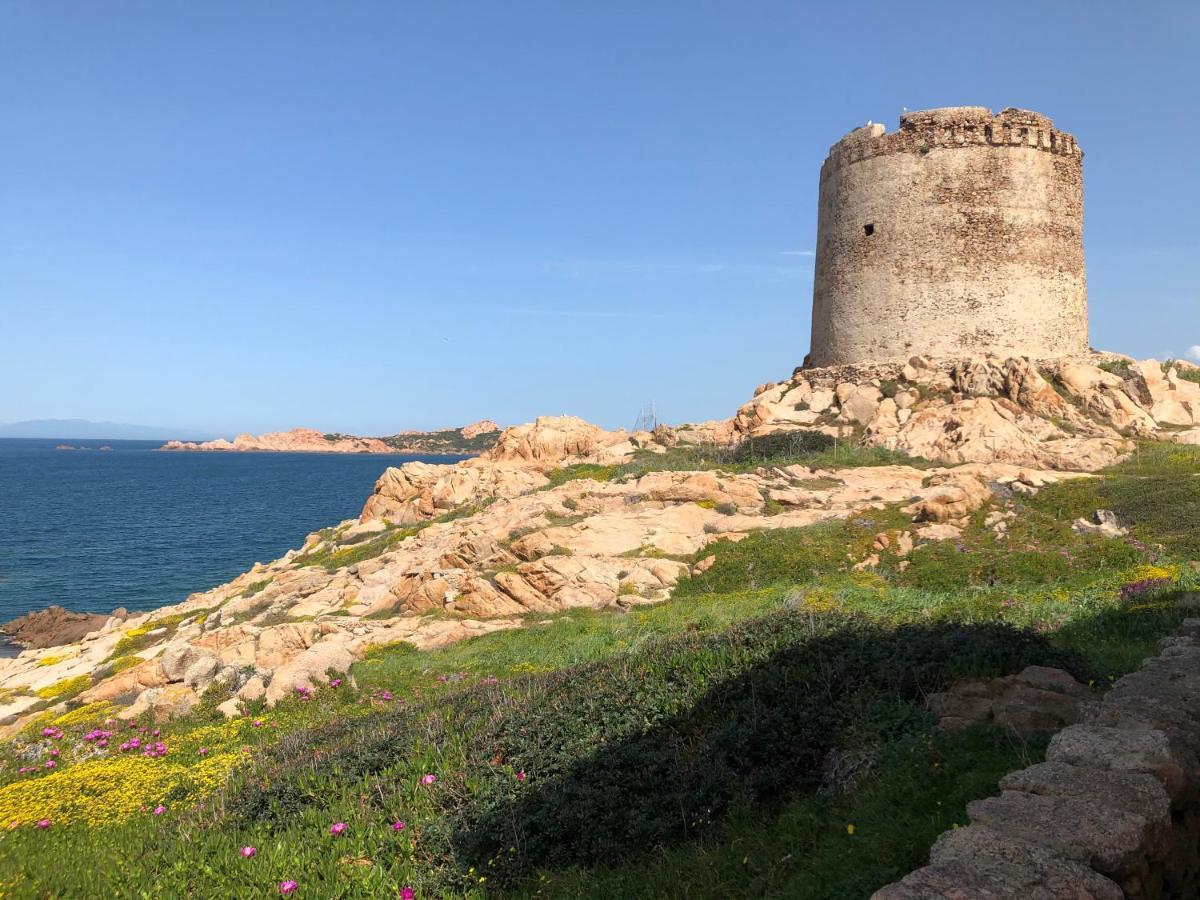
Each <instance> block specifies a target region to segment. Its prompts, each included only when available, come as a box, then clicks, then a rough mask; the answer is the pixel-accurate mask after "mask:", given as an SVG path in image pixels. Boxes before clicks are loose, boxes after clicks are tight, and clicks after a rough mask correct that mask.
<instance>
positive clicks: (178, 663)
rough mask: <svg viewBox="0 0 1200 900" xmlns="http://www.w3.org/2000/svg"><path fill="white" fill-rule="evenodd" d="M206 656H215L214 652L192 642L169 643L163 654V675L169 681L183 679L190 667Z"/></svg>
mask: <svg viewBox="0 0 1200 900" xmlns="http://www.w3.org/2000/svg"><path fill="white" fill-rule="evenodd" d="M205 657H213V654H212V653H211V652H210V651H207V650H204V649H203V648H200V647H197V646H195V645H193V644H190V643H185V642H179V643H174V644H168V645H167V647H166V649H165V650H163V654H162V671H163V675H164V676H165V677H166V679H167V681H183V679H184V676H185V675H186V674H187V671H188V669H190V668H191V667H192V666H193V665H195V664H196V663H197V662H199V661H200V660H201V659H203V658H205ZM215 661H216V660H215V658H214V662H215ZM213 671H216V669H215V668H214V670H213Z"/></svg>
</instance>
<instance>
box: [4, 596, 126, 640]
mask: <svg viewBox="0 0 1200 900" xmlns="http://www.w3.org/2000/svg"><path fill="white" fill-rule="evenodd" d="M113 617H118V618H122V619H123V618H125V611H124V610H123V609H121V610H116V611H114V612H113V613H112V615H111V616H105V615H98V614H96V613H77V612H69V611H67V610H65V609H63V608H62V607H61V606H50V607H47V608H46V609H43V610H41V611H40V612H31V613H29V614H28V615H24V616H21V617H20V618H17V619H13V620H12V621H11V622H7V623H5V624H4V625H0V632H3V633H4V634H6V635H8V636H9V637H10V638H11V639H12V641H13V643H15V644H20V645H21V646H23V647H29V648H31V649H34V650H40V649H42V648H45V647H57V646H59V645H60V644H72V643H74V642H75V641H78V640H80V639H82V638H83V636H84V635H86V634H88V633H89V632H92V631H97V630H99V629H100V628H103V627H104V624H105V623H106V622H108V621H109V620H110V619H111V618H113Z"/></svg>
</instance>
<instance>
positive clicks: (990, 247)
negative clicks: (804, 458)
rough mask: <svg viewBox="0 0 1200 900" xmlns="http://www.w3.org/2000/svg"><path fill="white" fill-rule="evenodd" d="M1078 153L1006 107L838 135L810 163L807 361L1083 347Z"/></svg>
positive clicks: (1038, 119)
mask: <svg viewBox="0 0 1200 900" xmlns="http://www.w3.org/2000/svg"><path fill="white" fill-rule="evenodd" d="M1082 160H1083V153H1082V151H1081V150H1080V149H1079V146H1078V145H1077V144H1076V143H1075V139H1074V138H1073V137H1072V136H1071V135H1069V134H1066V133H1064V132H1061V131H1057V130H1056V129H1055V128H1054V127H1053V123H1052V122H1051V121H1050V120H1049V119H1048V118H1046V117H1045V116H1042V115H1039V114H1037V113H1033V112H1029V111H1026V110H1017V109H1006V110H1004V111H1003V112H1001V113H999V114H998V115H993V114H992V113H991V111H990V110H987V109H984V108H982V107H950V108H947V109H935V110H926V111H923V112H910V113H905V114H904V115H903V116H901V119H900V130H899V131H896V132H893V133H888V132H887V131H886V129H885V128H884V126H882V125H867V126H865V127H863V128H859V129H857V130H855V131H852V132H850V134H848V135H846V137H844V138H843V139H842V140H841V141H839V142H838V143H837V144H835V145H834V146H833V147H832V148H831V149H830V151H829V158H828V159H826V160H825V164H824V165H823V166H822V167H821V188H820V201H819V208H818V221H817V251H816V252H817V258H816V273H815V280H814V286H813V328H812V352H811V354H810V362H811V365H813V366H832V365H844V364H850V363H863V362H877V361H887V360H899V359H907V358H909V357H910V356H912V355H914V354H918V353H920V354H931V355H935V356H938V355H940V356H969V355H974V354H977V353H982V352H993V353H997V354H1000V355H1006V354H1011V355H1017V356H1032V357H1035V358H1052V357H1058V356H1068V355H1072V354H1079V353H1083V352H1086V350H1087V347H1088V339H1087V299H1086V290H1085V284H1084V265H1083V173H1082Z"/></svg>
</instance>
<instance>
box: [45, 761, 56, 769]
mask: <svg viewBox="0 0 1200 900" xmlns="http://www.w3.org/2000/svg"><path fill="white" fill-rule="evenodd" d="M55 765H57V764H56V763H55V762H54V760H52V759H48V760H46V768H47V769H53V768H54V767H55Z"/></svg>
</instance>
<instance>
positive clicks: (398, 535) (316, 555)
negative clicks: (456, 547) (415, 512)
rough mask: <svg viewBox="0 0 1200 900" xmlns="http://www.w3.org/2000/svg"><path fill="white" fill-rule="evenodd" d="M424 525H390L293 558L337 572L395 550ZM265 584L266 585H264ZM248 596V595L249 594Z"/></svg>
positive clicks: (299, 564) (294, 564)
mask: <svg viewBox="0 0 1200 900" xmlns="http://www.w3.org/2000/svg"><path fill="white" fill-rule="evenodd" d="M423 527H424V525H414V526H410V527H400V526H396V525H392V526H388V527H387V528H386V529H385V530H383V531H381V532H378V533H376V534H375V535H373V536H370V537H367V538H365V539H364V540H361V541H359V542H358V543H352V544H349V545H344V546H337V545H334V546H326V547H322V548H321V549H319V550H312V551H310V552H308V553H301V554H299V555H297V556H296V557H295V558H294V559H293V560H292V565H293V566H297V567H300V566H321V567H322V568H324V569H325V570H326V571H327V572H336V571H337V570H338V569H343V568H345V567H346V566H352V565H354V564H355V563H360V562H365V561H366V560H368V559H374V558H375V557H377V556H382V555H383V554H384V553H387V552H388V551H389V550H394V549H395V548H396V547H398V546H400V544H401V543H403V542H404V541H406V540H408V539H409V538H410V537H412V536H413V535H415V534H417V533H418V532H420V531H421V529H422V528H423ZM264 586H265V585H264ZM247 596H248V595H247Z"/></svg>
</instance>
